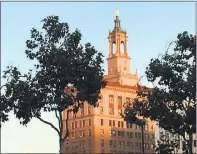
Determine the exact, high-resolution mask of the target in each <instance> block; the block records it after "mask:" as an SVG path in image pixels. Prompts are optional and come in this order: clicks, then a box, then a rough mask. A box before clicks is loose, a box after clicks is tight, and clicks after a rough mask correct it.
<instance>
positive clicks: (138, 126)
mask: <svg viewBox="0 0 197 154" xmlns="http://www.w3.org/2000/svg"><path fill="white" fill-rule="evenodd" d="M124 123H125V122H124V121H118V127H119V128H125V125H124ZM133 125H135V129H138V130H140V129H141V126H140V125H136V124H130V123H127V122H126V128H133ZM101 126H103V119H101ZM109 126H111V127H116V122H115V120H109ZM143 128H144V130H147V131H148V130H149V129H148V124H146V125H145V127H143ZM150 130H151V131H154V127H153V125H151V129H150Z"/></svg>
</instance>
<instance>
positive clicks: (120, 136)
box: [63, 10, 155, 153]
mask: <svg viewBox="0 0 197 154" xmlns="http://www.w3.org/2000/svg"><path fill="white" fill-rule="evenodd" d="M108 39H109V55H108V58H107V62H108V73H107V75H105V76H104V79H105V80H106V81H107V85H106V87H105V88H103V89H102V90H101V97H102V99H101V100H100V101H99V102H98V107H96V108H94V107H92V106H89V105H88V104H87V103H85V104H84V106H83V107H82V108H81V109H80V110H79V112H78V113H77V114H73V113H71V114H70V116H69V117H70V118H69V131H70V136H69V138H68V140H67V141H66V142H65V144H64V147H63V152H64V153H142V144H141V136H142V134H141V128H140V126H138V125H135V124H133V125H130V124H128V123H126V122H125V121H124V120H123V119H122V117H121V115H120V114H121V113H122V112H123V104H124V103H126V102H129V101H130V100H131V99H132V98H134V97H136V88H137V87H136V85H137V83H138V80H139V79H138V75H137V73H131V72H130V57H129V55H128V51H127V39H128V36H127V33H126V32H125V31H123V30H122V29H121V26H120V20H119V16H118V11H117V10H116V18H115V20H114V29H113V30H112V31H111V32H109V36H108ZM63 116H64V123H65V118H66V112H65V113H64V115H63ZM154 125H155V123H154V122H152V121H148V122H147V123H146V125H145V129H144V133H145V135H144V148H145V153H154V150H153V146H154V144H155V140H154V134H155V133H154Z"/></svg>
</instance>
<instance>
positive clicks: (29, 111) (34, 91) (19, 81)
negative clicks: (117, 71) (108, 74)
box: [0, 16, 105, 135]
mask: <svg viewBox="0 0 197 154" xmlns="http://www.w3.org/2000/svg"><path fill="white" fill-rule="evenodd" d="M42 22H43V26H42V30H40V31H39V30H37V29H35V28H33V29H32V30H31V38H30V39H29V40H27V41H26V47H27V49H26V50H25V54H26V55H27V58H29V59H30V60H34V61H35V65H34V68H33V69H32V70H29V72H28V73H26V74H22V73H20V71H19V70H18V68H17V67H12V66H8V67H7V69H6V70H5V71H4V76H3V78H4V79H6V80H7V82H6V84H5V85H4V93H2V94H1V99H0V100H1V104H2V106H3V108H2V109H3V110H2V113H1V121H2V122H5V121H7V120H8V117H7V115H8V112H9V111H11V110H13V111H14V114H15V115H16V118H18V119H20V122H21V124H23V125H26V124H27V123H28V122H29V121H30V120H31V119H32V118H33V117H36V118H40V117H41V111H42V110H44V111H45V112H51V111H55V112H57V113H59V115H58V116H59V117H58V116H57V115H56V116H57V118H58V119H59V122H60V124H61V125H60V128H59V129H60V130H59V131H60V132H59V133H60V134H59V135H61V131H62V130H61V129H62V127H63V126H62V117H61V116H62V115H61V112H62V111H64V110H65V109H67V108H68V107H69V106H75V107H76V108H75V112H76V111H77V110H76V109H77V104H80V103H83V102H84V101H87V102H88V103H89V104H91V105H93V106H95V105H96V102H97V100H98V99H99V93H100V89H101V88H102V87H104V86H105V81H104V80H103V73H104V70H103V69H102V66H101V65H102V63H103V59H102V58H103V55H102V53H100V52H98V51H97V50H96V49H95V48H94V47H93V46H92V45H91V44H90V43H87V44H85V46H82V45H81V44H80V41H81V38H82V34H81V33H80V31H79V30H77V29H76V30H75V31H74V32H72V33H71V32H70V31H69V26H68V24H67V23H62V22H60V21H59V17H58V16H48V17H46V18H44V19H43V20H42ZM70 85H71V86H73V87H74V88H75V92H74V91H72V92H71V93H65V88H66V87H69V86H70ZM43 122H45V123H47V122H46V121H43ZM47 124H48V123H47ZM51 126H52V125H51Z"/></svg>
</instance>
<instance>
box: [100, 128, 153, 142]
mask: <svg viewBox="0 0 197 154" xmlns="http://www.w3.org/2000/svg"><path fill="white" fill-rule="evenodd" d="M103 132H104V130H103ZM109 133H110V136H113V137H116V133H117V137H118V138H124V137H125V136H126V138H127V139H132V138H133V133H134V132H124V131H115V130H110V132H109ZM135 138H137V139H141V133H137V132H135ZM144 139H146V140H154V134H144Z"/></svg>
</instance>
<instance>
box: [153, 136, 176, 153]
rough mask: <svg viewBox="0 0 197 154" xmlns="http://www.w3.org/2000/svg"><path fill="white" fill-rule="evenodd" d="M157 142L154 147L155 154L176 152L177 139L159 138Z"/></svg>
mask: <svg viewBox="0 0 197 154" xmlns="http://www.w3.org/2000/svg"><path fill="white" fill-rule="evenodd" d="M157 144H158V145H157V146H156V147H155V152H156V153H157V154H176V153H177V152H178V151H177V149H178V140H175V139H164V138H161V139H160V140H159V141H157Z"/></svg>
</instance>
